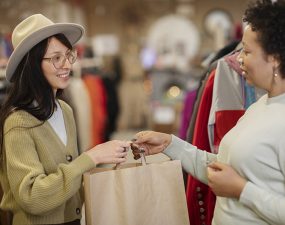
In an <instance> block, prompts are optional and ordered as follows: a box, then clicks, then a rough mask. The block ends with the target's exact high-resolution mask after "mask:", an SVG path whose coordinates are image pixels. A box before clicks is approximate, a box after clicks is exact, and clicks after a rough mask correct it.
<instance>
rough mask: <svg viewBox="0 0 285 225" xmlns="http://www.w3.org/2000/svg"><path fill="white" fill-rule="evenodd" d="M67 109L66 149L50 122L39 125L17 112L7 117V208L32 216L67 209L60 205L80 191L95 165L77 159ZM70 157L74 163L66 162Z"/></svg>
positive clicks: (5, 129)
mask: <svg viewBox="0 0 285 225" xmlns="http://www.w3.org/2000/svg"><path fill="white" fill-rule="evenodd" d="M68 110H69V109H68V108H66V106H63V111H64V113H65V114H64V117H65V124H66V127H67V129H66V131H67V138H68V142H67V145H66V146H65V145H64V144H63V143H61V142H60V139H59V138H58V137H57V136H56V134H55V133H54V131H53V130H52V128H51V126H50V125H49V124H48V123H47V122H45V123H44V124H41V125H39V124H40V121H38V120H37V119H36V118H34V117H33V116H31V115H30V114H28V113H26V112H23V111H18V112H15V113H13V114H12V115H10V116H9V117H8V118H7V120H6V122H5V126H4V134H5V138H4V147H5V162H6V168H5V170H6V173H4V176H3V177H4V179H2V182H3V183H4V185H3V186H5V188H4V189H6V196H4V198H5V199H4V205H5V203H6V204H7V205H14V206H12V207H11V208H13V209H12V210H16V211H17V210H19V209H20V210H24V211H25V212H26V213H27V214H31V215H48V214H52V213H53V212H55V211H56V210H64V209H63V208H65V207H66V206H65V207H61V206H64V205H65V204H66V202H67V201H68V200H69V199H70V198H72V196H74V195H75V194H76V193H77V192H78V191H79V189H80V187H81V185H82V174H83V173H84V172H86V171H88V170H89V169H91V168H93V167H95V166H96V165H95V164H94V163H93V161H92V160H91V159H90V158H89V157H88V156H87V155H86V154H82V155H80V156H78V153H77V145H76V141H75V140H74V139H76V131H75V128H74V121H73V116H72V115H71V112H69V111H68ZM67 155H68V156H71V157H72V158H73V160H72V162H68V161H67V160H66V158H67V157H66V156H67ZM5 178H6V179H5ZM6 182H7V183H6ZM13 199H14V200H13ZM5 201H7V202H5ZM9 201H10V202H9ZM2 205H3V201H2ZM57 213H58V212H57ZM62 214H64V211H63V212H62ZM62 222H64V221H62Z"/></svg>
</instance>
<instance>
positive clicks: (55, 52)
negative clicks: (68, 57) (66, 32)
mask: <svg viewBox="0 0 285 225" xmlns="http://www.w3.org/2000/svg"><path fill="white" fill-rule="evenodd" d="M70 51H72V49H69V48H68V49H67V50H66V51H65V52H62V51H54V52H50V53H46V54H47V55H50V54H51V55H56V54H66V53H67V52H70Z"/></svg>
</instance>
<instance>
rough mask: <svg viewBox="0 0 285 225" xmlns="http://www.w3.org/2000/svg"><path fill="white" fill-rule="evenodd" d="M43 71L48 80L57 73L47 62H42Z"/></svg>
mask: <svg viewBox="0 0 285 225" xmlns="http://www.w3.org/2000/svg"><path fill="white" fill-rule="evenodd" d="M42 71H43V74H44V76H45V78H46V79H47V80H50V78H51V77H52V76H54V74H55V70H54V68H53V66H51V65H50V64H49V63H45V62H42Z"/></svg>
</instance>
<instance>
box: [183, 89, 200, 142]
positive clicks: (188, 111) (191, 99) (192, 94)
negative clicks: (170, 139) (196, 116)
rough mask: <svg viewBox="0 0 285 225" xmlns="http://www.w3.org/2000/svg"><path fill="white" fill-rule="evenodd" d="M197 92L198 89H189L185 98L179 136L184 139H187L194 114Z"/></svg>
mask: <svg viewBox="0 0 285 225" xmlns="http://www.w3.org/2000/svg"><path fill="white" fill-rule="evenodd" d="M196 94H197V90H192V91H189V92H188V93H187V94H186V97H185V99H184V106H183V110H182V116H181V124H180V129H179V137H180V138H181V139H183V140H186V136H187V128H188V125H189V123H190V119H191V116H192V112H193V108H194V103H195V99H196Z"/></svg>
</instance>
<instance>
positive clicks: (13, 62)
mask: <svg viewBox="0 0 285 225" xmlns="http://www.w3.org/2000/svg"><path fill="white" fill-rule="evenodd" d="M59 33H62V34H64V35H65V36H66V38H67V39H68V40H69V41H70V43H71V44H72V45H74V44H76V43H77V42H78V41H79V40H80V38H81V37H82V35H83V34H84V28H83V27H82V26H81V25H79V24H74V23H57V24H53V25H50V26H46V27H44V28H42V29H40V30H37V31H35V32H34V33H32V34H31V35H29V36H27V37H26V38H25V39H24V40H23V41H22V42H21V43H20V44H19V45H18V46H17V47H16V48H15V49H14V51H13V53H12V54H11V56H10V58H9V60H8V64H7V67H6V79H7V80H8V81H11V78H12V75H13V73H14V72H15V70H16V68H17V66H18V64H19V63H20V62H21V60H22V59H23V57H24V56H25V54H26V53H27V52H28V51H29V50H30V49H31V48H33V47H34V46H35V45H37V44H38V43H39V42H41V41H42V40H44V39H46V38H48V37H50V36H53V35H55V34H59Z"/></svg>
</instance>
